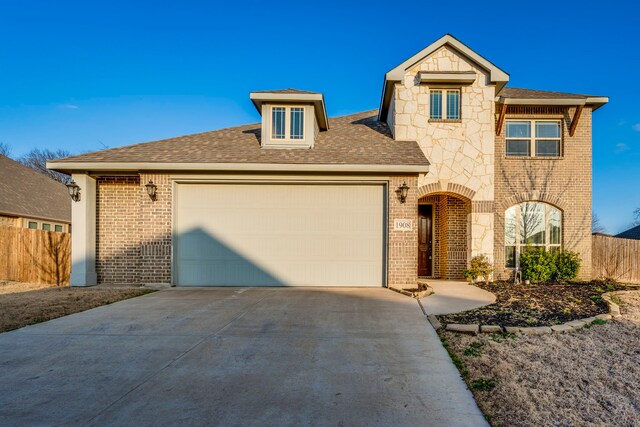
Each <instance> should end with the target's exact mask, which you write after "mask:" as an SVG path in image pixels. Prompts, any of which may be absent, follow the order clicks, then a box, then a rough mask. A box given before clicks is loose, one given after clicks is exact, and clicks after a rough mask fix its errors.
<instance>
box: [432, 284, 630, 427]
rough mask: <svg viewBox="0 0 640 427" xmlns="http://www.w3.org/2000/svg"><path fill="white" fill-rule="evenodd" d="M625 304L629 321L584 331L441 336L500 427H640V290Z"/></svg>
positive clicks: (622, 298) (626, 296)
mask: <svg viewBox="0 0 640 427" xmlns="http://www.w3.org/2000/svg"><path fill="white" fill-rule="evenodd" d="M618 299H619V300H620V301H621V302H622V305H621V311H622V313H623V317H624V319H623V320H621V321H610V322H607V323H606V324H600V325H595V324H594V325H592V326H591V327H590V328H588V329H584V330H582V331H579V332H574V333H567V334H552V335H543V336H518V337H515V336H506V337H505V336H503V335H494V336H477V337H476V336H469V335H461V334H454V333H450V332H444V333H443V334H442V337H443V340H444V342H447V343H448V346H449V350H450V351H451V352H453V353H454V355H455V356H454V361H457V360H456V359H459V362H458V367H459V368H460V369H461V371H462V372H463V375H464V376H466V380H467V383H468V384H469V387H470V388H471V389H472V391H473V393H474V395H475V397H476V400H477V401H478V404H479V406H480V408H481V409H482V411H483V412H484V413H485V415H486V416H487V418H488V419H489V420H490V422H491V424H493V425H499V426H614V425H615V426H638V425H640V380H639V378H640V292H626V293H623V294H619V296H618ZM460 362H461V363H460Z"/></svg>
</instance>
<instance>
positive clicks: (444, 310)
mask: <svg viewBox="0 0 640 427" xmlns="http://www.w3.org/2000/svg"><path fill="white" fill-rule="evenodd" d="M426 282H427V284H428V285H429V286H431V288H433V294H432V295H430V296H428V297H427V298H423V299H422V300H420V302H421V304H422V307H423V308H424V311H425V312H426V313H427V314H450V313H459V312H461V311H467V310H473V309H474V308H478V307H484V306H485V305H489V304H493V303H494V302H495V301H496V297H495V295H493V294H492V293H491V292H487V291H484V290H482V289H480V288H477V287H475V286H471V285H469V283H468V282H462V281H455V280H435V279H433V280H432V279H427V280H426Z"/></svg>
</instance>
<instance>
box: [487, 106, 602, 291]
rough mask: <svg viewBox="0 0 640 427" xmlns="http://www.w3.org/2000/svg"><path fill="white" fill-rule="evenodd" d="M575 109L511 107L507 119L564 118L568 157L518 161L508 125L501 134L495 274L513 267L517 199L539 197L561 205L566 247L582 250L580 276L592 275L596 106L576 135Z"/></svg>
mask: <svg viewBox="0 0 640 427" xmlns="http://www.w3.org/2000/svg"><path fill="white" fill-rule="evenodd" d="M510 108H511V107H510ZM574 111H575V108H569V109H560V108H551V107H544V108H522V107H521V108H520V109H519V110H515V109H512V110H510V111H509V110H508V112H507V117H506V118H507V119H517V118H524V119H560V120H561V121H562V127H563V156H562V158H560V159H517V158H506V157H505V128H506V126H503V128H502V133H501V135H499V136H498V137H496V142H495V147H496V156H495V157H496V163H495V164H496V169H495V237H494V246H495V250H494V258H495V261H494V268H495V272H494V275H495V277H498V278H504V277H508V276H510V275H511V273H512V270H510V269H506V268H505V267H504V262H505V260H504V212H505V210H506V209H508V208H509V207H510V206H513V205H515V204H517V203H520V202H524V201H529V200H537V201H542V202H546V203H549V204H552V205H554V206H556V207H558V208H559V209H560V210H561V211H562V214H563V218H562V241H563V244H564V247H565V248H567V249H570V250H573V251H577V252H579V253H580V255H581V258H582V267H581V271H580V278H582V279H589V278H590V276H591V209H592V205H591V194H592V193H591V183H592V176H591V161H592V148H591V125H592V123H591V113H592V112H591V108H588V107H585V108H584V109H583V111H582V115H581V117H580V121H579V123H578V127H577V129H576V132H575V134H574V136H573V137H570V136H569V126H570V124H571V119H572V117H573V113H574Z"/></svg>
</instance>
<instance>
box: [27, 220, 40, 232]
mask: <svg viewBox="0 0 640 427" xmlns="http://www.w3.org/2000/svg"><path fill="white" fill-rule="evenodd" d="M27 227H28V228H30V229H32V230H37V229H38V223H37V222H35V221H29V222H28V224H27Z"/></svg>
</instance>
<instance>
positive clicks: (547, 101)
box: [496, 96, 609, 110]
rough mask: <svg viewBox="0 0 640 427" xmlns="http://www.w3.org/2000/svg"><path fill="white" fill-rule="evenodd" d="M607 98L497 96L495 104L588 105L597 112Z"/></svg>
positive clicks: (606, 101)
mask: <svg viewBox="0 0 640 427" xmlns="http://www.w3.org/2000/svg"><path fill="white" fill-rule="evenodd" d="M608 102H609V98H608V97H606V96H591V97H582V98H506V97H503V96H498V97H497V98H496V103H498V104H507V105H552V106H568V107H571V106H579V105H589V106H591V107H593V110H597V109H598V108H600V107H602V106H603V105H605V104H606V103H608Z"/></svg>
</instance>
